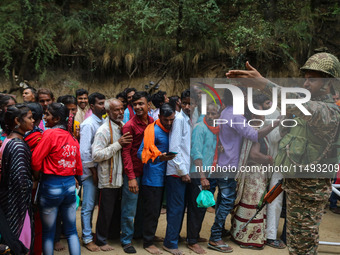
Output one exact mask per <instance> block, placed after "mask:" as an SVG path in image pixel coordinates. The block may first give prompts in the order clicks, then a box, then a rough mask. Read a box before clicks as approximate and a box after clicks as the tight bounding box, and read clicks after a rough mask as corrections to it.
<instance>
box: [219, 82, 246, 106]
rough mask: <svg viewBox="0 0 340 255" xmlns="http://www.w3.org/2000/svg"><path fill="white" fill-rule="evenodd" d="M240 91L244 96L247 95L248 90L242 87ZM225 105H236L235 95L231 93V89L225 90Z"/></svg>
mask: <svg viewBox="0 0 340 255" xmlns="http://www.w3.org/2000/svg"><path fill="white" fill-rule="evenodd" d="M239 89H241V90H242V93H243V95H245V94H247V89H246V88H244V87H240V88H239ZM223 103H224V105H225V106H230V105H233V103H234V99H233V94H232V93H231V91H230V90H229V89H225V90H224V93H223ZM242 103H243V102H242Z"/></svg>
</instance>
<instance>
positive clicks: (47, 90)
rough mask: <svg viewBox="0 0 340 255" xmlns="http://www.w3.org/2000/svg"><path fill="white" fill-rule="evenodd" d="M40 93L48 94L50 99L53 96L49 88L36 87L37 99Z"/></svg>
mask: <svg viewBox="0 0 340 255" xmlns="http://www.w3.org/2000/svg"><path fill="white" fill-rule="evenodd" d="M40 95H49V96H50V97H51V99H53V98H54V95H53V93H52V91H51V90H49V89H44V88H41V89H38V91H37V101H38V100H39V96H40Z"/></svg>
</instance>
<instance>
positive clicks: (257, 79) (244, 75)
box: [226, 61, 269, 90]
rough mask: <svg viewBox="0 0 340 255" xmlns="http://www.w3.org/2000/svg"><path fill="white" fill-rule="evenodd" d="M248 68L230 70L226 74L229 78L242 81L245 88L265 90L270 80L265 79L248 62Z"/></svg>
mask: <svg viewBox="0 0 340 255" xmlns="http://www.w3.org/2000/svg"><path fill="white" fill-rule="evenodd" d="M246 68H247V70H230V71H229V72H227V73H226V76H227V77H228V78H236V79H242V80H240V81H241V83H242V86H244V87H252V88H255V89H259V90H263V89H265V87H266V85H267V83H268V82H269V80H267V79H266V78H264V77H263V76H262V75H261V74H260V73H259V71H257V70H256V69H255V68H254V67H252V66H251V65H250V64H249V62H248V61H247V62H246Z"/></svg>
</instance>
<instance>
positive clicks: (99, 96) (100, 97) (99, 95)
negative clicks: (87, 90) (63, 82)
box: [89, 92, 105, 104]
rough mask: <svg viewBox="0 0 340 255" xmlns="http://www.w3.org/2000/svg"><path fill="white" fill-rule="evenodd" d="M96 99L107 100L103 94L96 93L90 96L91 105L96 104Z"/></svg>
mask: <svg viewBox="0 0 340 255" xmlns="http://www.w3.org/2000/svg"><path fill="white" fill-rule="evenodd" d="M96 98H98V99H99V100H101V99H105V96H104V95H103V94H101V93H98V92H94V93H92V94H91V95H89V104H95V103H96Z"/></svg>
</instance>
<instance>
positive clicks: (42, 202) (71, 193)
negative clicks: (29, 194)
mask: <svg viewBox="0 0 340 255" xmlns="http://www.w3.org/2000/svg"><path fill="white" fill-rule="evenodd" d="M68 116H69V110H68V109H67V107H66V106H64V105H63V104H60V103H52V104H50V105H49V106H48V108H47V112H46V114H45V116H44V120H45V122H46V127H49V128H50V129H48V130H46V131H45V132H44V133H43V136H42V138H41V141H40V143H39V144H38V145H37V147H36V148H35V150H34V152H33V155H32V164H31V165H32V168H33V170H34V171H36V172H42V177H41V183H40V191H39V194H40V195H39V206H40V217H41V221H42V227H43V253H44V254H53V248H54V247H53V246H54V235H55V229H56V218H57V214H58V211H59V210H60V212H61V215H62V221H63V223H64V234H65V235H66V238H67V242H68V246H69V253H70V254H80V244H79V239H78V234H77V228H76V195H75V188H76V181H75V178H74V176H75V175H82V172H83V170H82V164H81V158H80V152H79V143H78V141H77V140H76V139H75V138H74V137H73V136H72V135H71V133H70V132H68V131H67V124H68V123H67V121H68Z"/></svg>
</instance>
